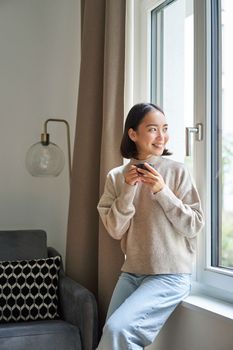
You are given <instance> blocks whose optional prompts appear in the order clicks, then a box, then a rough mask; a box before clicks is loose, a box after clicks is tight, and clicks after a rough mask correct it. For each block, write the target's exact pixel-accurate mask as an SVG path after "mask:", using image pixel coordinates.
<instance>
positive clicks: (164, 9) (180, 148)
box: [151, 0, 194, 172]
mask: <svg viewBox="0 0 233 350" xmlns="http://www.w3.org/2000/svg"><path fill="white" fill-rule="evenodd" d="M193 50H194V31H193V0H175V1H172V2H170V3H169V4H168V5H164V6H163V5H161V6H158V7H157V8H155V10H154V11H153V12H152V61H151V71H152V74H151V100H152V102H154V103H156V104H158V105H160V106H161V107H162V108H163V109H164V111H165V114H166V116H167V119H168V124H169V134H170V141H169V145H168V149H169V150H171V151H172V153H173V154H172V156H171V157H172V159H174V160H178V161H181V162H185V163H186V165H188V167H189V169H190V172H192V169H193V157H192V156H190V157H185V127H192V126H193V125H194V120H193V118H194V114H193V98H194V96H193V94H194V89H193V84H194V81H193V78H194V76H193V73H194V61H193V55H194V51H193ZM192 154H193V152H192Z"/></svg>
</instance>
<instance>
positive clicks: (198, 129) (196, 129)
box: [185, 123, 203, 156]
mask: <svg viewBox="0 0 233 350" xmlns="http://www.w3.org/2000/svg"><path fill="white" fill-rule="evenodd" d="M185 131H186V132H185V136H186V138H185V143H186V156H190V155H191V134H195V136H196V137H195V140H196V141H202V140H203V124H202V123H197V124H196V126H189V127H186V128H185Z"/></svg>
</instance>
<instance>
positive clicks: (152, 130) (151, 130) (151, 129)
mask: <svg viewBox="0 0 233 350" xmlns="http://www.w3.org/2000/svg"><path fill="white" fill-rule="evenodd" d="M149 131H150V132H155V131H157V128H154V127H153V128H150V129H149Z"/></svg>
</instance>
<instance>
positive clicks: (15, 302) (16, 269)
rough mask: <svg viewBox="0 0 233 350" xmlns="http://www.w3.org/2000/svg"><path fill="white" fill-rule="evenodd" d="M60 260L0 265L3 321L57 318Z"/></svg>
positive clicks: (56, 258) (4, 262)
mask: <svg viewBox="0 0 233 350" xmlns="http://www.w3.org/2000/svg"><path fill="white" fill-rule="evenodd" d="M60 264H61V258H60V256H56V257H51V258H46V259H36V260H20V261H19V260H18V261H2V262H0V321H1V322H11V321H13V322H17V321H28V320H39V319H54V318H56V317H58V273H59V269H60Z"/></svg>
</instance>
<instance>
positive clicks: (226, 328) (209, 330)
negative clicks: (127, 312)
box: [146, 306, 233, 350]
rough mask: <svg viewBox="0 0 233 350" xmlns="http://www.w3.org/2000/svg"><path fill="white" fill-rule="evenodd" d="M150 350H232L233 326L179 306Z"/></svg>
mask: <svg viewBox="0 0 233 350" xmlns="http://www.w3.org/2000/svg"><path fill="white" fill-rule="evenodd" d="M146 349H147V350H169V349H171V350H220V349H221V350H232V349H233V322H232V321H230V320H227V319H224V318H223V317H221V316H217V315H214V314H212V313H210V312H207V311H197V310H191V309H188V308H186V307H183V306H179V307H178V308H177V309H176V310H175V312H174V313H173V314H172V315H171V317H170V318H169V320H168V322H167V324H166V325H165V326H164V328H163V329H162V330H161V332H160V334H159V336H158V337H157V339H156V340H155V342H154V344H152V345H151V346H150V347H147V348H146Z"/></svg>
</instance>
